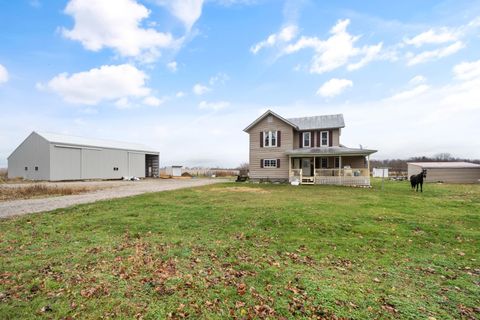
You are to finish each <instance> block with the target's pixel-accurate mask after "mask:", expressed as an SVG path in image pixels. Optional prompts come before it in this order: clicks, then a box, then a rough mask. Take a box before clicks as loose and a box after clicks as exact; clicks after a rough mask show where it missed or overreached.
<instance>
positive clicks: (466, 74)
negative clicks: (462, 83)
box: [453, 60, 480, 80]
mask: <svg viewBox="0 0 480 320" xmlns="http://www.w3.org/2000/svg"><path fill="white" fill-rule="evenodd" d="M453 74H454V75H455V78H457V79H460V80H471V79H475V78H480V60H477V61H473V62H462V63H460V64H457V65H456V66H454V67H453Z"/></svg>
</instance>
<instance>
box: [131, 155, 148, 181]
mask: <svg viewBox="0 0 480 320" xmlns="http://www.w3.org/2000/svg"><path fill="white" fill-rule="evenodd" d="M128 175H129V176H134V177H139V178H144V177H145V154H144V153H134V152H129V153H128Z"/></svg>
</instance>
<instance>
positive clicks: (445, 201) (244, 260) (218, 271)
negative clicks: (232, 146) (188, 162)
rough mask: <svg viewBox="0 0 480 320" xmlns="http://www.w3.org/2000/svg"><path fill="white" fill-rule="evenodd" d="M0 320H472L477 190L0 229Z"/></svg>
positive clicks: (479, 213)
mask: <svg viewBox="0 0 480 320" xmlns="http://www.w3.org/2000/svg"><path fill="white" fill-rule="evenodd" d="M0 256H1V257H0V258H1V261H0V315H1V316H0V317H1V318H2V319H14V318H19V319H28V318H51V319H59V318H67V319H68V318H82V319H84V318H90V319H98V318H100V317H105V318H125V319H127V318H128V319H130V318H134V317H137V318H144V319H163V318H168V317H170V318H175V319H177V318H184V317H187V318H193V319H198V318H200V319H223V318H239V319H242V318H246V319H248V318H274V319H277V318H280V319H281V318H285V319H289V318H305V319H307V318H308V319H310V318H318V319H337V318H354V319H371V318H377V319H385V318H387V319H388V318H395V319H434V318H435V319H462V318H463V319H478V318H479V317H480V186H479V185H435V184H427V185H426V186H424V193H423V194H420V193H415V192H412V191H411V190H410V189H409V186H408V183H407V182H388V183H386V186H385V190H384V191H381V190H380V186H379V184H378V182H375V184H374V187H373V188H372V189H361V188H358V189H357V188H348V187H333V186H332V187H327V186H300V187H292V186H287V185H250V184H234V183H227V184H221V185H213V186H206V187H201V188H195V189H186V190H179V191H171V192H162V193H156V194H146V195H142V196H137V197H132V198H124V199H119V200H112V201H104V202H99V203H96V204H89V205H81V206H77V207H74V208H71V209H64V210H56V211H53V212H49V213H44V214H34V215H28V216H24V217H18V218H13V219H8V220H1V221H0Z"/></svg>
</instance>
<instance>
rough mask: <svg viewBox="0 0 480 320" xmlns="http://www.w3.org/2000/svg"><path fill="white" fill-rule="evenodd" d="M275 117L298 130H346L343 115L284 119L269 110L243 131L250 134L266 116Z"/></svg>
mask: <svg viewBox="0 0 480 320" xmlns="http://www.w3.org/2000/svg"><path fill="white" fill-rule="evenodd" d="M268 115H273V116H275V117H277V118H278V119H280V120H282V121H283V122H285V123H286V124H288V125H290V126H292V127H293V128H295V129H296V130H313V129H334V128H344V127H345V121H344V120H343V114H332V115H323V116H313V117H302V118H289V119H286V118H283V117H282V116H280V115H278V114H276V113H275V112H273V111H272V110H267V112H265V113H264V114H262V115H261V116H260V117H258V118H257V119H256V120H255V121H253V122H252V123H251V124H250V125H249V126H248V127H246V128H245V129H243V131H245V132H248V130H250V129H251V128H252V127H254V126H255V125H256V124H257V123H259V122H260V121H262V120H263V119H264V118H265V117H266V116H268Z"/></svg>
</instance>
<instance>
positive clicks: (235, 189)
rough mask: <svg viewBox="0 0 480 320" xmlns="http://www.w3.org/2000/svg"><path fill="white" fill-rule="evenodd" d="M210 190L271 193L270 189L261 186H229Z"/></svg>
mask: <svg viewBox="0 0 480 320" xmlns="http://www.w3.org/2000/svg"><path fill="white" fill-rule="evenodd" d="M209 191H216V192H247V193H270V191H268V190H265V189H260V188H249V187H228V188H211V189H209Z"/></svg>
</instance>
